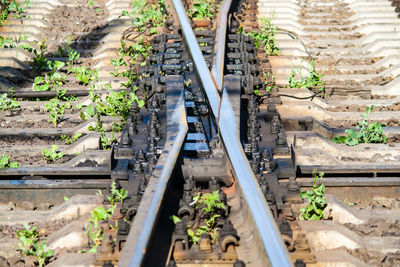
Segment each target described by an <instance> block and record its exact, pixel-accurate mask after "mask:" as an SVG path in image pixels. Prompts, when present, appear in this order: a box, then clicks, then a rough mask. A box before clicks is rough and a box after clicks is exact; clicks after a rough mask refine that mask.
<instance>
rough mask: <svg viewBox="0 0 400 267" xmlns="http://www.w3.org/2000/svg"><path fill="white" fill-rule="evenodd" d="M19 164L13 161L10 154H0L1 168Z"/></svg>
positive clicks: (15, 166)
mask: <svg viewBox="0 0 400 267" xmlns="http://www.w3.org/2000/svg"><path fill="white" fill-rule="evenodd" d="M18 167H19V164H18V162H16V161H11V160H10V156H8V155H7V154H3V155H1V156H0V169H6V168H18Z"/></svg>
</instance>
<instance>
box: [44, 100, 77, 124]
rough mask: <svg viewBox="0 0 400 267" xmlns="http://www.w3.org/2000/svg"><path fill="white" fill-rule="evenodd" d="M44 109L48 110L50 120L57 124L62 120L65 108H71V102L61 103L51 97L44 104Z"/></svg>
mask: <svg viewBox="0 0 400 267" xmlns="http://www.w3.org/2000/svg"><path fill="white" fill-rule="evenodd" d="M45 108H46V111H47V112H49V118H50V120H49V121H50V122H52V123H53V124H54V126H57V124H58V123H59V122H61V121H62V119H63V117H64V113H65V109H69V108H71V103H69V102H67V103H61V101H60V100H59V99H58V98H52V99H51V100H50V101H49V102H47V103H46V104H45Z"/></svg>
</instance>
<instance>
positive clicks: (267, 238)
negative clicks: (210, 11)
mask: <svg viewBox="0 0 400 267" xmlns="http://www.w3.org/2000/svg"><path fill="white" fill-rule="evenodd" d="M172 2H173V5H174V8H175V11H176V13H177V15H178V18H179V22H180V25H181V28H182V31H183V34H184V37H185V40H186V43H187V45H188V48H189V51H190V54H191V55H192V58H193V61H194V64H195V67H196V69H197V72H198V74H199V76H200V79H201V82H202V84H203V87H204V90H205V92H206V95H207V98H208V101H209V104H210V106H211V110H212V112H213V114H214V117H215V119H216V120H217V121H219V130H220V135H221V139H222V141H223V143H224V145H225V149H226V151H227V153H228V156H229V159H230V160H231V164H232V168H233V170H234V172H235V173H236V178H237V181H238V183H239V185H240V187H241V189H242V191H243V194H244V196H245V199H246V201H247V203H248V206H249V208H250V211H251V213H252V216H253V219H254V222H255V225H256V227H257V229H258V232H259V235H260V238H261V240H262V243H263V245H264V249H265V251H266V253H267V255H268V258H269V260H270V264H271V265H272V266H282V267H283V266H292V264H291V260H290V257H289V254H288V251H287V249H286V246H285V245H284V243H283V240H282V238H281V236H280V233H279V230H278V227H277V225H276V223H275V221H274V219H273V216H272V214H271V212H270V210H269V207H268V204H267V202H266V200H265V197H264V195H263V194H262V192H261V189H260V187H259V186H258V184H257V180H256V178H255V176H254V174H253V172H252V170H251V168H250V165H249V162H248V160H247V158H246V156H245V154H244V151H243V148H242V146H241V143H240V140H239V139H238V138H239V137H238V136H237V135H235V134H232V133H236V132H237V128H236V127H237V126H236V121H235V116H234V113H233V109H232V106H231V104H230V101H229V98H228V94H227V92H226V91H225V90H224V93H223V98H222V102H221V98H220V96H219V94H218V89H217V86H216V84H215V83H214V82H213V81H214V80H213V78H212V76H211V73H210V71H209V70H208V67H207V65H206V62H205V60H204V57H203V55H202V53H201V50H200V47H199V45H198V43H197V40H196V37H195V35H194V33H193V30H192V27H191V26H190V23H189V21H188V18H187V16H186V12H185V10H184V8H183V5H182V2H181V0H173V1H172ZM225 21H226V20H225ZM218 27H225V28H226V25H221V24H219V25H218ZM219 75H223V74H221V73H220V74H219ZM219 103H221V106H219ZM220 108H221V110H220ZM220 111H221V112H220Z"/></svg>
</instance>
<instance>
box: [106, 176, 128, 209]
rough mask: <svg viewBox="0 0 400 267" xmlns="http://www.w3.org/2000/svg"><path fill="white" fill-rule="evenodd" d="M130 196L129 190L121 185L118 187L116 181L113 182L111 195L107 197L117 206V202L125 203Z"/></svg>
mask: <svg viewBox="0 0 400 267" xmlns="http://www.w3.org/2000/svg"><path fill="white" fill-rule="evenodd" d="M127 197H128V191H127V190H125V189H124V188H122V187H121V189H117V184H116V183H115V181H113V182H112V183H111V196H108V197H107V199H108V201H109V202H110V203H111V205H112V206H115V205H116V204H117V203H121V204H122V203H123V202H124V200H125V199H126V198H127Z"/></svg>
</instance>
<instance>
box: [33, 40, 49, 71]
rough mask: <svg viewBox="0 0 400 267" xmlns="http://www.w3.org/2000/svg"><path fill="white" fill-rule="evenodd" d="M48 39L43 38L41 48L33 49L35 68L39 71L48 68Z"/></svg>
mask: <svg viewBox="0 0 400 267" xmlns="http://www.w3.org/2000/svg"><path fill="white" fill-rule="evenodd" d="M46 43H47V40H46V39H43V40H42V42H41V43H40V45H39V50H37V49H33V54H34V55H35V57H34V58H33V63H34V65H35V66H34V68H35V69H36V70H37V71H42V70H45V69H46V66H47V58H46V56H45V54H46V53H47V44H46Z"/></svg>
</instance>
